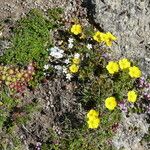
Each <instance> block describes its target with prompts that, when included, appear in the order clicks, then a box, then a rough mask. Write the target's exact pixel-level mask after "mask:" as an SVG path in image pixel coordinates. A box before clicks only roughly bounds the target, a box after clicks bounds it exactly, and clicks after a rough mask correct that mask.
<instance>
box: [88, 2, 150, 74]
mask: <svg viewBox="0 0 150 150" xmlns="http://www.w3.org/2000/svg"><path fill="white" fill-rule="evenodd" d="M85 1H86V2H87V5H91V7H90V6H89V7H88V8H89V9H91V8H92V9H91V10H89V12H91V13H92V15H93V19H94V20H95V22H97V23H99V25H100V27H101V28H102V29H103V30H104V31H110V32H112V33H113V34H114V35H116V36H117V37H118V40H117V42H116V43H115V44H114V46H113V47H112V49H113V53H112V57H114V58H116V59H118V58H120V57H128V58H132V59H136V60H140V63H139V65H140V66H141V67H142V70H143V71H144V73H145V74H147V75H150V1H149V0H113V1H112V0H107V1H106V0H85Z"/></svg>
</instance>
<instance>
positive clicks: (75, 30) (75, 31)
mask: <svg viewBox="0 0 150 150" xmlns="http://www.w3.org/2000/svg"><path fill="white" fill-rule="evenodd" d="M71 32H72V33H73V34H75V35H78V34H80V33H82V27H81V25H80V24H75V25H73V26H72V27H71Z"/></svg>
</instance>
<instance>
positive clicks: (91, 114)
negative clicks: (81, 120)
mask: <svg viewBox="0 0 150 150" xmlns="http://www.w3.org/2000/svg"><path fill="white" fill-rule="evenodd" d="M98 115H99V113H98V112H97V111H96V110H94V109H91V110H90V111H89V112H88V113H87V118H89V119H90V118H94V117H98Z"/></svg>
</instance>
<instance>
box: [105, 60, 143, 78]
mask: <svg viewBox="0 0 150 150" xmlns="http://www.w3.org/2000/svg"><path fill="white" fill-rule="evenodd" d="M118 64H119V65H118ZM119 68H120V69H121V70H125V69H129V75H130V77H132V78H139V77H141V75H142V73H141V71H140V69H139V68H138V67H136V66H133V67H131V62H130V61H129V60H128V59H126V58H123V59H120V60H119V62H118V63H117V62H115V61H110V62H109V63H108V65H107V66H106V69H107V70H108V72H109V73H110V74H114V73H117V72H118V71H119Z"/></svg>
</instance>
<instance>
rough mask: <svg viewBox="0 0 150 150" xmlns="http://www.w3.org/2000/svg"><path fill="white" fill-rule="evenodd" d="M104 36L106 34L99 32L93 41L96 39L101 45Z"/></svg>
mask: <svg viewBox="0 0 150 150" xmlns="http://www.w3.org/2000/svg"><path fill="white" fill-rule="evenodd" d="M104 35H105V34H104V33H102V32H99V31H97V32H96V33H95V34H94V36H93V39H94V40H95V41H97V42H99V43H100V42H102V41H103V37H104Z"/></svg>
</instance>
